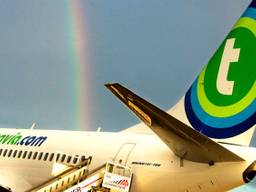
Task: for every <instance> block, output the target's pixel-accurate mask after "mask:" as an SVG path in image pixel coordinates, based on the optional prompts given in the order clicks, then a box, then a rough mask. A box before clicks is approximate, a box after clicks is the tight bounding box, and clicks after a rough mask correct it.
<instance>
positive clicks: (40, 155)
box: [38, 152, 43, 160]
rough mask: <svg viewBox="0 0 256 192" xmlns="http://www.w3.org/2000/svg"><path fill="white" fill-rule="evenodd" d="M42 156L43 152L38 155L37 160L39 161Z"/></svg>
mask: <svg viewBox="0 0 256 192" xmlns="http://www.w3.org/2000/svg"><path fill="white" fill-rule="evenodd" d="M42 156H43V152H41V153H39V156H38V160H41V159H42Z"/></svg>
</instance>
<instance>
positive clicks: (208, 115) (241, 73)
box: [185, 0, 256, 139]
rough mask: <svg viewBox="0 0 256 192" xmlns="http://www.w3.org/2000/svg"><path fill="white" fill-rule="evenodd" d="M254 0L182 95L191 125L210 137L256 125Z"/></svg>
mask: <svg viewBox="0 0 256 192" xmlns="http://www.w3.org/2000/svg"><path fill="white" fill-rule="evenodd" d="M255 36H256V0H253V2H252V3H251V4H250V6H249V7H248V9H247V10H246V11H245V13H244V14H243V15H242V17H241V18H240V19H239V20H238V22H237V23H236V24H235V26H234V27H233V29H232V30H231V32H230V33H229V34H228V36H227V38H226V39H225V40H224V42H223V43H222V44H221V46H220V47H219V49H218V50H217V51H216V53H215V54H214V55H213V57H212V58H211V59H210V61H209V63H208V65H207V66H206V67H205V68H204V69H203V71H202V72H201V74H200V75H199V76H198V78H197V80H196V81H195V82H194V83H193V85H192V86H191V87H190V89H189V90H188V92H187V93H186V95H185V111H186V115H187V118H188V120H189V122H190V123H191V125H192V126H193V127H194V128H195V129H196V130H198V131H199V132H201V133H203V134H205V135H207V136H208V137H211V138H218V139H222V138H229V137H233V136H236V135H239V134H241V133H243V132H245V131H246V130H248V129H249V128H251V127H252V126H254V125H255V123H256V99H255V97H256V37H255Z"/></svg>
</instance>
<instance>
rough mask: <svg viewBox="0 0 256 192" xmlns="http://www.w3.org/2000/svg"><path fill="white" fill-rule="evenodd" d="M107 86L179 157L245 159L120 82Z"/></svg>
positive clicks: (220, 160) (208, 160)
mask: <svg viewBox="0 0 256 192" xmlns="http://www.w3.org/2000/svg"><path fill="white" fill-rule="evenodd" d="M106 87H107V88H108V89H109V90H110V91H111V92H112V93H114V94H115V95H116V96H117V97H118V98H119V99H120V100H121V101H122V102H123V103H124V104H125V105H126V106H127V107H129V108H130V109H131V110H132V111H133V112H134V113H135V114H136V115H137V116H138V117H139V118H140V119H141V120H142V121H143V122H144V123H146V124H147V125H148V126H149V127H150V128H151V129H152V130H153V131H154V132H155V133H156V134H157V135H158V136H159V137H160V138H161V139H162V141H163V142H164V143H165V144H166V145H167V146H168V147H169V148H170V149H171V150H172V151H173V152H174V153H175V154H176V155H177V156H178V157H180V158H182V159H186V160H190V161H195V162H201V163H209V164H210V163H212V162H230V161H243V159H242V158H241V157H239V156H237V155H236V154H234V153H232V152H231V151H229V150H227V149H226V148H224V147H222V146H221V145H219V144H218V143H216V142H214V141H213V140H211V139H209V138H208V137H206V136H205V135H202V134H201V133H199V132H198V131H196V130H194V129H192V128H191V127H189V126H187V125H185V124H184V123H182V122H181V121H179V120H177V119H175V118H174V117H172V116H171V115H169V114H167V113H166V112H164V111H162V110H161V109H159V108H157V107H156V106H154V105H152V104H150V103H149V102H147V101H146V100H144V99H142V98H141V97H139V96H137V95H135V94H134V93H133V92H131V91H130V90H128V89H126V88H125V87H123V86H121V85H120V84H117V83H115V84H106Z"/></svg>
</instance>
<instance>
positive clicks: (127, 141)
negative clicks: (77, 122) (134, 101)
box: [0, 129, 256, 192]
mask: <svg viewBox="0 0 256 192" xmlns="http://www.w3.org/2000/svg"><path fill="white" fill-rule="evenodd" d="M17 133H20V135H21V136H22V138H21V139H23V138H26V137H27V136H30V137H27V138H26V139H25V140H24V141H23V143H21V140H19V142H17V143H16V144H11V143H14V139H15V138H14V137H13V138H9V140H8V138H5V139H6V140H5V143H3V141H4V138H1V136H3V135H9V136H10V135H17ZM33 136H35V137H37V138H38V137H41V136H42V137H44V138H45V140H44V141H43V142H42V143H40V146H31V145H32V144H36V143H35V142H34V143H33V139H34V138H35V137H33ZM3 137H4V136H3ZM11 139H13V140H11ZM29 139H30V140H29ZM8 142H9V143H8ZM26 144H27V146H26ZM37 144H38V143H37ZM38 145H39V144H38ZM0 149H2V152H1V155H0V182H1V183H0V184H1V185H3V186H9V187H11V188H12V190H13V191H15V192H16V191H17V192H18V191H24V190H26V189H29V188H30V187H32V186H36V185H38V184H40V183H42V182H43V181H45V180H46V179H49V178H50V177H52V175H51V171H52V165H53V161H49V157H48V158H47V160H44V159H43V158H42V159H41V160H38V158H35V159H33V154H35V153H36V152H38V154H39V153H41V152H43V156H42V157H44V155H45V154H46V153H49V156H50V154H52V153H54V154H55V155H56V154H57V153H66V154H69V155H73V156H74V155H79V156H81V155H84V156H85V157H89V156H92V162H91V165H90V169H94V168H96V167H98V166H100V165H102V164H104V163H106V162H107V161H110V160H111V161H116V162H121V163H122V164H127V165H128V166H130V167H131V168H132V171H133V174H134V175H133V181H132V187H131V192H143V191H147V192H150V191H152V192H153V191H162V192H165V191H166V192H167V191H184V192H191V191H226V190H229V189H231V188H234V187H236V186H239V185H242V184H243V183H244V182H243V177H242V173H243V171H244V170H245V169H246V167H248V165H249V164H250V163H251V162H252V160H250V159H248V161H243V162H226V163H215V165H213V166H209V165H208V164H204V163H195V162H191V161H186V160H184V161H183V162H182V161H181V160H180V159H179V158H178V157H177V156H175V155H174V154H173V152H172V151H171V150H170V149H169V148H168V147H167V146H166V145H165V144H164V143H163V142H162V141H161V140H160V139H159V138H158V137H157V136H156V135H154V134H129V133H122V132H120V133H103V132H79V131H53V130H22V129H1V131H0ZM6 149H8V150H7V152H6V154H5V156H3V153H4V150H6ZM10 150H12V151H11V152H10ZM15 150H17V153H18V152H19V151H23V153H24V152H25V151H27V156H28V154H29V153H31V157H30V158H29V159H28V157H25V158H23V156H21V157H19V158H18V157H17V156H16V157H13V153H14V151H15ZM202 150H203V149H202ZM231 150H232V151H235V152H243V150H241V149H240V148H238V147H235V146H233V147H232V148H231ZM9 153H10V154H9ZM245 154H246V155H247V156H248V158H249V157H250V156H251V155H252V154H256V153H255V150H254V149H253V150H252V149H251V150H247V151H246V153H245ZM6 174H7V175H8V176H7V175H6ZM14 181H15V182H14Z"/></svg>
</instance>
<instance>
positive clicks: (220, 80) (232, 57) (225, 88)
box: [216, 38, 240, 95]
mask: <svg viewBox="0 0 256 192" xmlns="http://www.w3.org/2000/svg"><path fill="white" fill-rule="evenodd" d="M234 44H235V38H232V39H228V40H227V41H226V44H225V47H224V51H223V55H222V58H221V63H220V67H219V72H218V76H217V82H216V83H217V90H218V91H219V93H221V94H223V95H232V94H233V87H234V81H228V80H227V77H228V71H229V66H230V63H231V62H238V60H239V54H240V49H239V48H236V49H234Z"/></svg>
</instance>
